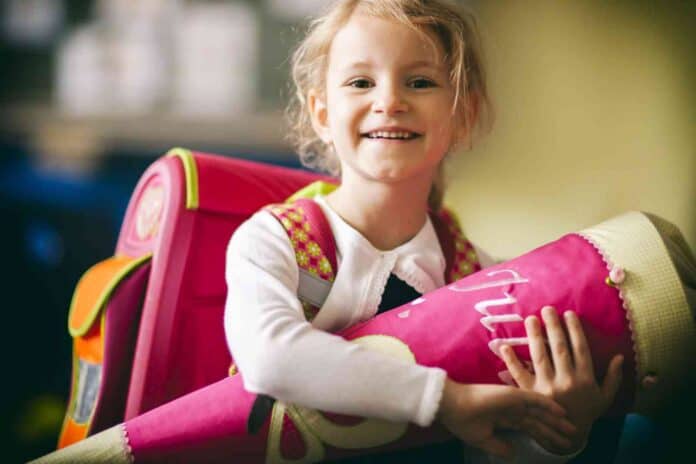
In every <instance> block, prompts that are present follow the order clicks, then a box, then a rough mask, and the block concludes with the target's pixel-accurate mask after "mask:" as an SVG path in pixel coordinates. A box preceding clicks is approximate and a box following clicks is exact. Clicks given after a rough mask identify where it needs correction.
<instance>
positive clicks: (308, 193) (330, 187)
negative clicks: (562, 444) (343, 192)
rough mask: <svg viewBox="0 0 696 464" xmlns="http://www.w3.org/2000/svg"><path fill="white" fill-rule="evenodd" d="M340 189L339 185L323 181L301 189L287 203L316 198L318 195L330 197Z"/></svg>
mask: <svg viewBox="0 0 696 464" xmlns="http://www.w3.org/2000/svg"><path fill="white" fill-rule="evenodd" d="M337 188H338V185H336V184H332V183H330V182H325V181H323V180H318V181H316V182H312V183H311V184H309V185H308V186H306V187H303V188H301V189H300V190H298V191H297V192H295V193H293V194H292V196H290V198H288V199H287V200H285V202H286V203H292V202H293V201H295V200H297V199H299V198H314V197H315V196H317V195H328V194H329V193H331V192H333V191H334V190H336V189H337Z"/></svg>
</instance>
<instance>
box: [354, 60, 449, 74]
mask: <svg viewBox="0 0 696 464" xmlns="http://www.w3.org/2000/svg"><path fill="white" fill-rule="evenodd" d="M371 67H373V64H372V62H371V61H364V60H361V61H354V62H352V63H348V64H347V65H345V66H343V67H342V68H341V70H342V71H352V70H354V69H365V68H371ZM441 67H442V63H438V62H436V61H431V60H417V61H412V62H410V63H407V64H406V65H404V66H402V69H416V68H431V69H438V70H439V69H440V68H441Z"/></svg>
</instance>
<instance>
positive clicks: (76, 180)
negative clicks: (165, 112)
mask: <svg viewBox="0 0 696 464" xmlns="http://www.w3.org/2000/svg"><path fill="white" fill-rule="evenodd" d="M0 145H2V144H0ZM0 152H1V153H2V154H3V156H2V158H1V159H0V210H1V211H2V224H3V227H2V229H1V230H2V232H1V237H2V243H4V244H5V247H4V250H5V254H4V256H5V259H4V262H5V263H6V266H5V268H4V272H3V278H2V282H3V292H2V293H3V303H4V304H3V309H4V312H5V314H6V319H5V321H4V322H5V327H6V328H7V329H6V330H5V331H4V332H5V333H4V334H3V337H2V340H3V347H4V348H3V353H5V354H6V356H5V357H4V358H5V360H6V365H5V369H4V371H5V372H6V377H5V378H6V379H8V380H7V381H6V382H5V384H4V392H3V393H4V394H3V400H2V402H1V404H2V407H1V408H0V413H1V414H2V417H3V418H4V420H3V421H2V425H1V426H0V427H2V429H0V435H1V436H2V437H3V439H4V440H6V441H7V443H6V444H5V446H4V447H3V450H4V451H3V456H4V457H10V459H9V462H20V460H21V461H24V460H26V459H28V458H30V457H35V456H37V455H40V454H43V453H45V452H48V451H50V450H52V449H54V448H55V445H56V440H57V435H58V432H59V428H60V421H61V419H62V415H63V412H64V411H63V409H64V405H65V404H66V403H67V399H68V393H69V389H70V370H71V359H72V353H71V349H70V347H71V340H70V336H69V335H68V331H67V322H66V321H67V313H68V308H69V305H70V299H71V296H72V290H73V289H74V287H75V284H76V283H77V280H78V279H79V277H80V276H81V275H82V273H83V272H84V271H85V270H86V269H87V268H89V267H90V266H92V265H93V264H94V263H95V262H97V261H98V260H100V259H102V258H104V257H106V256H109V255H110V254H111V253H112V252H113V247H114V244H115V240H116V236H117V234H118V227H119V225H120V219H121V216H122V215H123V211H124V209H125V205H126V202H127V201H128V196H129V194H130V190H131V189H132V186H133V184H134V183H135V180H133V181H132V182H131V183H125V182H122V180H123V179H127V178H128V177H129V176H126V175H125V174H123V173H122V174H121V179H120V180H116V179H113V178H112V179H111V180H110V181H109V180H106V179H104V178H100V176H99V175H95V176H94V177H86V178H82V177H78V176H67V175H65V174H57V173H50V172H41V171H38V170H37V169H36V168H35V167H34V166H33V165H32V163H31V162H30V158H29V157H28V156H27V154H26V153H24V152H22V150H21V149H20V148H19V147H16V146H14V147H13V146H8V145H2V146H0ZM146 162H147V160H146V159H142V163H143V164H145V163H146ZM134 168H135V169H136V170H137V172H135V171H134V172H133V175H132V176H131V177H133V179H137V176H138V175H139V171H140V166H139V165H137V164H136V165H135V166H134ZM112 176H113V175H112ZM101 177H104V176H101Z"/></svg>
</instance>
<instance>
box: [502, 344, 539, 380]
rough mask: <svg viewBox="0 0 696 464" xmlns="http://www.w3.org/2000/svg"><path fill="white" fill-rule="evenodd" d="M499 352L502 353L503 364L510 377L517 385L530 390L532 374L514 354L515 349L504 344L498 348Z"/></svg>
mask: <svg viewBox="0 0 696 464" xmlns="http://www.w3.org/2000/svg"><path fill="white" fill-rule="evenodd" d="M500 354H502V355H503V361H504V362H505V366H506V367H507V369H508V371H509V372H510V375H512V378H513V379H515V382H517V385H519V386H520V388H524V389H525V390H531V389H532V388H533V387H534V375H533V374H532V373H531V372H529V371H528V370H527V369H526V368H525V367H524V365H523V364H522V363H521V362H520V360H519V359H518V358H517V355H516V354H515V350H513V349H512V347H511V346H510V345H504V346H503V347H502V348H501V349H500Z"/></svg>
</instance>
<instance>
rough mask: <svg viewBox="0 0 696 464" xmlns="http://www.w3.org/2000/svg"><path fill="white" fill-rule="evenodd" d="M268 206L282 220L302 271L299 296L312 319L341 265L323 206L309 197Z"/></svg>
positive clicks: (309, 317) (307, 314) (309, 318)
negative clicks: (338, 264)
mask: <svg viewBox="0 0 696 464" xmlns="http://www.w3.org/2000/svg"><path fill="white" fill-rule="evenodd" d="M266 209H267V210H268V211H269V212H270V213H271V214H272V215H273V216H274V217H275V218H276V219H277V220H278V221H279V222H280V223H281V224H282V226H283V228H284V229H285V231H286V232H287V234H288V237H289V238H290V243H291V244H292V247H293V249H294V251H295V258H296V260H297V266H298V268H299V271H300V279H299V285H298V289H297V296H298V297H299V298H300V300H301V301H302V303H303V306H304V310H305V316H306V317H307V320H308V321H311V320H312V319H314V317H315V316H316V315H317V313H318V312H319V309H320V308H321V306H322V305H323V304H324V301H326V297H327V296H328V294H329V290H331V285H332V283H333V280H334V277H335V272H336V271H335V270H336V269H337V260H336V242H335V240H334V236H333V233H332V232H331V227H330V226H329V223H328V221H327V220H326V216H324V213H323V211H322V210H321V207H320V206H319V205H318V204H317V203H316V202H314V201H313V200H309V199H306V198H301V199H298V200H295V201H294V202H293V203H284V204H276V205H269V206H267V207H266Z"/></svg>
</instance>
